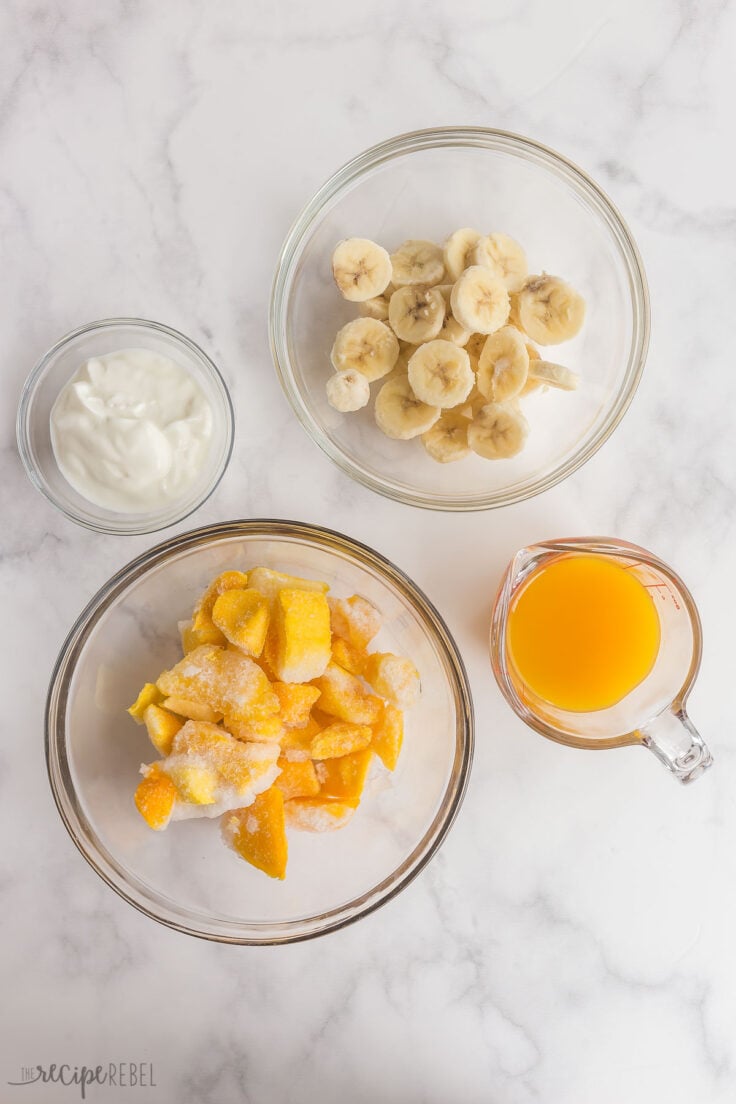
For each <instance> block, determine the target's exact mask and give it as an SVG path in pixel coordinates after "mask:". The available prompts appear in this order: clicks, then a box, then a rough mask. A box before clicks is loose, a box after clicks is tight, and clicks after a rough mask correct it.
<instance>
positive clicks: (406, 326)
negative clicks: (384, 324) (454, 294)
mask: <svg viewBox="0 0 736 1104" xmlns="http://www.w3.org/2000/svg"><path fill="white" fill-rule="evenodd" d="M388 320H389V323H390V324H391V327H392V329H393V331H394V333H395V334H396V336H397V337H399V338H401V340H402V341H408V342H409V343H410V344H412V345H419V344H420V342H422V341H432V340H433V339H434V338H435V337H437V334H438V333H439V332H440V330H441V329H442V323H443V322H444V320H445V300H444V299H443V297H442V293H441V292H440V291H438V290H437V288H413V287H401V288H398V289H397V290H396V291H395V292H394V293H393V295H392V296H391V300H390V302H389V305H388Z"/></svg>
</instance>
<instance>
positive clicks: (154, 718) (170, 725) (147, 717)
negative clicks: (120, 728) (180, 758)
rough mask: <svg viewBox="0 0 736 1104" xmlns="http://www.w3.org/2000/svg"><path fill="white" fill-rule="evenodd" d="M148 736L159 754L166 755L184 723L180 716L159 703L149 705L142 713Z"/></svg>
mask: <svg viewBox="0 0 736 1104" xmlns="http://www.w3.org/2000/svg"><path fill="white" fill-rule="evenodd" d="M143 723H144V724H145V726H146V731H147V732H148V738H149V740H150V741H151V743H152V744H153V746H154V747H155V749H156V751H157V752H159V754H160V755H168V754H169V752H170V751H171V742H172V740H173V739H174V737H175V736H176V734H177V732H178V731H179V729H180V728H181V727H182V725H183V724H184V721H183V720H182V718H181V717H177V716H176V714H175V713H170V712H169V710H168V709H164V708H162V706H160V705H149V706H148V707H147V708H146V710H145V712H144V713H143Z"/></svg>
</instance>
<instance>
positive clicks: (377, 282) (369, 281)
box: [332, 238, 391, 303]
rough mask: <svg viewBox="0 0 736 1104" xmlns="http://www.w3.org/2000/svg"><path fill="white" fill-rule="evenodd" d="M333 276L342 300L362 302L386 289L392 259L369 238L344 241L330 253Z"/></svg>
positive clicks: (389, 277)
mask: <svg viewBox="0 0 736 1104" xmlns="http://www.w3.org/2000/svg"><path fill="white" fill-rule="evenodd" d="M332 275H333V277H334V280H335V283H336V284H337V287H338V290H339V291H340V293H341V295H342V296H343V298H344V299H348V300H349V301H350V302H351V303H363V302H365V301H366V300H367V299H373V298H374V297H375V296H377V295H382V294H383V292H384V291H385V290H386V287H387V286H388V284H389V282H390V280H391V258H390V257H389V255H388V253H387V252H386V250H385V249H384V248H383V247H382V246H380V245H376V243H375V242H372V241H369V240H368V238H346V239H345V240H344V241H341V242H340V243H339V244H338V246H337V248H336V249H335V252H334V253H333V254H332Z"/></svg>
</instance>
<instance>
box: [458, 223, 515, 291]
mask: <svg viewBox="0 0 736 1104" xmlns="http://www.w3.org/2000/svg"><path fill="white" fill-rule="evenodd" d="M470 257H471V260H470V263H471V264H478V265H487V266H488V268H491V269H493V271H494V272H495V273H496V275H497V276H500V277H501V279H502V280H503V282H504V284H505V285H506V287H507V289H508V290H509V291H519V289H520V288H521V286H522V285H523V283H524V281H525V280H526V277H527V273H528V272H529V265H528V264H527V260H526V253H525V252H524V250H523V249H522V248H521V246H520V245H519V243H518V242H517V241H514V239H513V238H510V237H509V236H508V234H489V235H488V236H487V237H485V238H479V239H478V241H477V242H476V244H475V246H474V247H473V249H472V251H471V254H470Z"/></svg>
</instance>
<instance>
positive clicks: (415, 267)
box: [389, 241, 445, 288]
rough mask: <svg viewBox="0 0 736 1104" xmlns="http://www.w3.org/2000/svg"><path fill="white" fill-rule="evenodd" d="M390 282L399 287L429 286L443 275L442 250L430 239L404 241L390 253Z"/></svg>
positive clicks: (437, 281) (440, 279)
mask: <svg viewBox="0 0 736 1104" xmlns="http://www.w3.org/2000/svg"><path fill="white" fill-rule="evenodd" d="M391 267H392V272H393V275H392V276H390V277H389V279H390V280H391V282H392V283H393V284H395V286H396V287H397V288H399V287H416V286H417V285H423V286H424V287H431V286H432V285H433V284H439V283H440V282H441V281H442V280H443V279H444V275H445V263H444V261H443V259H442V250H441V249H440V247H439V246H438V245H435V243H434V242H430V241H405V242H404V244H403V245H400V246H399V248H398V249H397V250H396V252H395V253H392V254H391Z"/></svg>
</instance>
